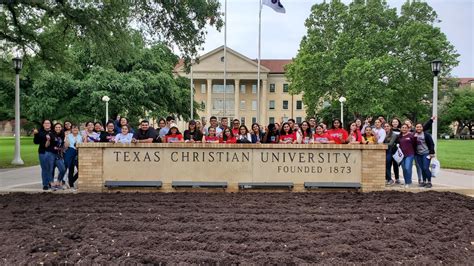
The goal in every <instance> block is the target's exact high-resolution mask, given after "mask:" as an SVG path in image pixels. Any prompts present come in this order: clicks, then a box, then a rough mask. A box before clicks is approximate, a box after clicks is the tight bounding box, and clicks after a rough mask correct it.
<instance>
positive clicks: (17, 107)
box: [12, 56, 24, 165]
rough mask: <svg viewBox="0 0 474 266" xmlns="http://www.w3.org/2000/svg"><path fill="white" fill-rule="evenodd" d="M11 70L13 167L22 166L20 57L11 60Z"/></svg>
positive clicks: (21, 65) (21, 63)
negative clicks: (13, 80)
mask: <svg viewBox="0 0 474 266" xmlns="http://www.w3.org/2000/svg"><path fill="white" fill-rule="evenodd" d="M12 61H13V69H15V73H16V82H15V157H14V158H13V161H12V164H13V165H23V164H24V162H23V160H22V159H21V156H20V70H21V69H22V67H23V62H22V61H21V58H20V57H18V56H17V57H15V58H13V60H12Z"/></svg>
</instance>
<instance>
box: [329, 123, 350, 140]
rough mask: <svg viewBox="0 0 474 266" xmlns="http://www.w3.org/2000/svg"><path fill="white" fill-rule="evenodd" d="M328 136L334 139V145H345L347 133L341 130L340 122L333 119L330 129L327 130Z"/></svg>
mask: <svg viewBox="0 0 474 266" xmlns="http://www.w3.org/2000/svg"><path fill="white" fill-rule="evenodd" d="M328 134H329V135H331V137H332V138H333V139H334V141H335V142H336V144H344V143H346V140H347V137H348V135H349V134H348V133H347V131H346V130H345V129H343V128H342V123H341V120H339V119H338V118H335V119H334V120H333V121H332V127H331V129H330V130H328Z"/></svg>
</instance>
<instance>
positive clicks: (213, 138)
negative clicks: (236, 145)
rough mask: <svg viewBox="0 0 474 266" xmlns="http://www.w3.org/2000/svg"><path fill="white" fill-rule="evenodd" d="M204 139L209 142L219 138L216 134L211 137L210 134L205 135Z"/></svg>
mask: <svg viewBox="0 0 474 266" xmlns="http://www.w3.org/2000/svg"><path fill="white" fill-rule="evenodd" d="M205 140H206V142H211V141H212V142H215V141H216V140H217V141H218V140H219V137H218V136H213V137H211V136H206V137H205Z"/></svg>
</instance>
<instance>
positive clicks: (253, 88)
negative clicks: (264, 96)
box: [252, 84, 257, 94]
mask: <svg viewBox="0 0 474 266" xmlns="http://www.w3.org/2000/svg"><path fill="white" fill-rule="evenodd" d="M252 93H253V94H257V84H252Z"/></svg>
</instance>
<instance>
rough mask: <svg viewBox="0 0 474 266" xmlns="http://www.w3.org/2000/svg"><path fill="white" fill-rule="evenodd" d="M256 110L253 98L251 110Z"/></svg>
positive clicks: (255, 102)
mask: <svg viewBox="0 0 474 266" xmlns="http://www.w3.org/2000/svg"><path fill="white" fill-rule="evenodd" d="M255 110H257V101H255V100H253V101H252V111H255Z"/></svg>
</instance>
